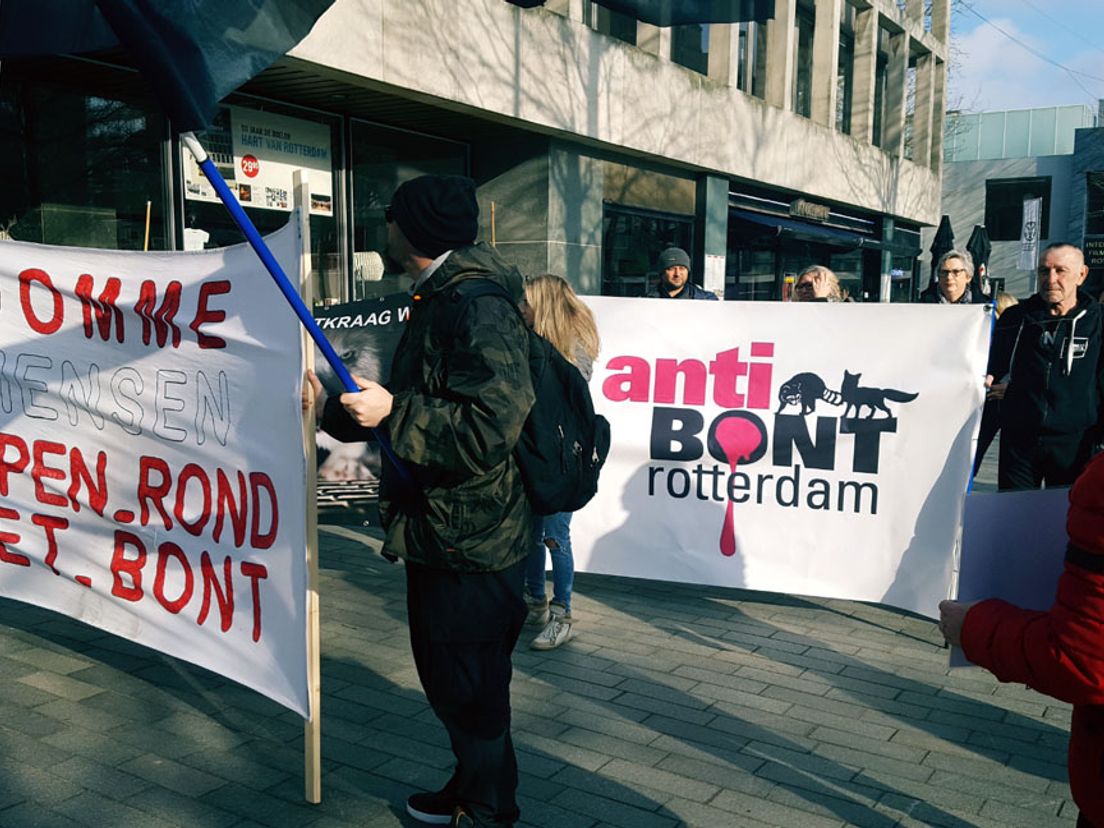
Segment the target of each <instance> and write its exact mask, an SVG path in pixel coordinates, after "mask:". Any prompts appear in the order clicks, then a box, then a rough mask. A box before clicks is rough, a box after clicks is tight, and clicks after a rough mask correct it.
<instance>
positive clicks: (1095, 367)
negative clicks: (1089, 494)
mask: <svg viewBox="0 0 1104 828" xmlns="http://www.w3.org/2000/svg"><path fill="white" fill-rule="evenodd" d="M1088 272H1089V271H1088V268H1087V267H1085V258H1084V256H1083V255H1082V253H1081V250H1080V249H1078V248H1077V247H1075V246H1074V245H1072V244H1066V243H1057V244H1052V245H1050V246H1049V247H1047V248H1046V250H1044V251H1043V255H1042V257H1041V258H1040V261H1039V269H1038V279H1039V290H1038V293H1036V294H1035V295H1034V296H1032V297H1031V298H1030V299H1027V300H1026V301H1024V302H1020V303H1019V304H1018V305H1013V306H1012V307H1010V308H1009V309H1008V310H1006V311H1005V312H1004V313H1003V314H1001V317H1000V319H999V320H997V324H996V328H995V329H994V331H993V344H992V347H991V348H990V352H989V371H988V373H989V376H988V377H986V384H987V385H989V386H990V396H991V397H994V398H997V399H1003V402H1002V403H1001V413H1000V417H1001V444H1000V462H999V465H998V470H997V485H998V486H999V487H1000V488H1001V489H1037V488H1038V487H1039V486H1040V485H1041V484H1043V483H1046V485H1047V486H1068V485H1069V484H1071V483H1073V481H1074V480H1075V479H1076V478H1077V475H1078V474H1080V473H1081V470H1082V469H1084V468H1085V464H1086V463H1087V462H1088V460H1089V457H1090V456H1091V455H1092V453H1093V446H1094V443H1095V441H1096V440H1097V439H1098V438H1099V434H1100V432H1099V423H1100V420H1101V389H1102V387H1104V359H1102V347H1101V345H1102V343H1101V326H1102V314H1101V306H1100V303H1098V302H1097V301H1095V300H1094V299H1093V298H1092V297H1091V296H1089V295H1088V294H1087V293H1085V292H1084V291H1081V290H1078V288H1079V287H1080V285H1081V283H1082V282H1084V281H1085V277H1086V276H1087V275H1088ZM1005 377H1007V378H1008V381H1007V383H1005V382H1004V378H1005Z"/></svg>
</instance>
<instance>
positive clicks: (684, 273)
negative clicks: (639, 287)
mask: <svg viewBox="0 0 1104 828" xmlns="http://www.w3.org/2000/svg"><path fill="white" fill-rule="evenodd" d="M658 267H659V284H658V285H656V289H655V293H653V294H652V296H655V297H657V298H659V299H713V300H714V301H716V299H717V295H716V294H715V293H710V292H709V291H708V290H705V289H704V288H700V287H698V286H697V285H695V284H694V283H693V282H691V281H690V257H689V256H688V255H686V251H685V250H683V249H682V248H681V247H668V248H667V249H666V250H664V251H663V252H662V253H660V254H659V265H658Z"/></svg>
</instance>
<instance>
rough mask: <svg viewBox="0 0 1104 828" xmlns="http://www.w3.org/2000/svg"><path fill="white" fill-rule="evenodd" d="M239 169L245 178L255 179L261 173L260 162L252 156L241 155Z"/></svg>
mask: <svg viewBox="0 0 1104 828" xmlns="http://www.w3.org/2000/svg"><path fill="white" fill-rule="evenodd" d="M241 168H242V172H243V173H245V175H246V177H247V178H255V177H256V175H257V173H259V172H260V171H261V162H260V161H258V160H257V159H256V158H255V157H254V156H252V155H243V156H242V160H241Z"/></svg>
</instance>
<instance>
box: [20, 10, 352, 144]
mask: <svg viewBox="0 0 1104 828" xmlns="http://www.w3.org/2000/svg"><path fill="white" fill-rule="evenodd" d="M332 3H333V0H2V2H0V58H8V57H18V56H28V57H29V56H34V55H62V54H84V53H88V52H97V51H103V50H105V49H112V48H118V47H121V48H122V49H123V50H124V51H125V52H126V55H127V57H128V59H129V60H130V61H132V62H133V63H134V65H135V67H136V68H137V69H138V70H139V71H140V72H141V73H142V75H143V77H145V79H146V81H147V82H148V83H149V84H150V86H151V87H152V88H153V91H154V93H155V94H156V96H157V98H158V100H159V102H160V103H161V107H162V109H164V111H165V112H166V113H167V114H168V116H169V118H170V119H172V122H173V127H174V128H175V129H176V130H177V131H178V132H187V131H189V130H198V129H205V128H206V127H208V126H209V125H210V123H211V120H212V118H213V117H214V115H215V113H216V111H217V109H218V102H219V101H220V100H221V99H222V98H224V97H226V96H227V95H228V94H230V92H232V91H234V90H235V89H237V88H238V87H239V86H241V85H242V84H243V83H245V82H246V81H247V80H249V79H250V78H252V77H253V76H255V75H257V74H260V73H261V72H262V71H263V70H264V69H266V68H267V67H268V66H270V65H271V64H272V63H273V62H274V61H275V60H276V59H277V58H279V57H280V56H281V55H283V54H284V53H286V52H287V51H288V50H289V49H290V48H291V47H292V46H294V45H295V44H296V43H298V42H299V41H300V40H302V39H303V38H304V37H306V35H307V33H308V32H309V31H310V30H311V28H312V27H313V26H314V24H315V22H316V21H317V20H318V18H319V17H321V16H322V13H323V12H324V11H326V9H328V8H329V7H330V6H331V5H332Z"/></svg>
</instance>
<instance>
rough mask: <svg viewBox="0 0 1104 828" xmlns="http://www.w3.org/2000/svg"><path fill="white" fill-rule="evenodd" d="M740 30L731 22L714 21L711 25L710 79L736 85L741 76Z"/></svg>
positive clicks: (726, 84)
mask: <svg viewBox="0 0 1104 828" xmlns="http://www.w3.org/2000/svg"><path fill="white" fill-rule="evenodd" d="M739 61H740V30H739V28H738V27H737V26H735V25H733V24H731V23H713V24H712V25H710V27H709V70H708V75H709V79H710V80H715V81H717V83H723V84H724V85H725V86H735V85H736V80H737V78H739V74H738V72H739V65H740V64H739Z"/></svg>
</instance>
